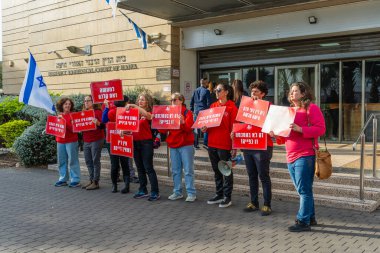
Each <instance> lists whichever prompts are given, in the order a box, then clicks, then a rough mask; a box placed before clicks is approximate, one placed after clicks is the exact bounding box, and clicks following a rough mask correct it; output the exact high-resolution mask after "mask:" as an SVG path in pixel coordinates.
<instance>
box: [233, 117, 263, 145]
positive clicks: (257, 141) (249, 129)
mask: <svg viewBox="0 0 380 253" xmlns="http://www.w3.org/2000/svg"><path fill="white" fill-rule="evenodd" d="M232 132H233V133H234V139H233V142H232V148H233V149H254V150H266V149H267V135H266V134H265V133H263V132H261V128H260V127H256V126H252V125H249V124H242V123H234V125H233V127H232Z"/></svg>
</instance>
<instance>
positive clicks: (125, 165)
mask: <svg viewBox="0 0 380 253" xmlns="http://www.w3.org/2000/svg"><path fill="white" fill-rule="evenodd" d="M128 101H129V98H128V97H127V96H124V97H123V101H115V102H114V103H113V104H114V106H113V108H112V109H110V103H109V101H108V100H104V106H105V108H104V111H103V115H102V122H103V123H108V122H116V112H117V107H124V106H125V104H126V103H128ZM107 131H108V130H107ZM107 149H108V153H109V155H110V160H111V182H112V193H116V192H118V189H117V181H118V179H119V171H120V165H121V170H122V171H123V181H124V185H125V186H124V188H123V189H121V191H120V193H121V194H126V193H129V183H130V171H129V157H125V156H120V155H113V154H111V147H110V144H107Z"/></svg>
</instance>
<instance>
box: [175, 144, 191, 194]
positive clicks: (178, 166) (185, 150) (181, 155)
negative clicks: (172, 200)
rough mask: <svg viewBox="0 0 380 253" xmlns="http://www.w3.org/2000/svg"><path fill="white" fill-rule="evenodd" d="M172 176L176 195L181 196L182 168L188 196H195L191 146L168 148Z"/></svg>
mask: <svg viewBox="0 0 380 253" xmlns="http://www.w3.org/2000/svg"><path fill="white" fill-rule="evenodd" d="M170 159H171V162H172V175H173V183H174V189H173V192H174V193H176V194H182V167H183V171H184V172H185V186H186V192H187V195H188V196H195V195H196V191H195V187H194V147H193V145H190V146H184V147H180V148H170Z"/></svg>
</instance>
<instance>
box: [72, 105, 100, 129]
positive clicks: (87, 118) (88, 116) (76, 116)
mask: <svg viewBox="0 0 380 253" xmlns="http://www.w3.org/2000/svg"><path fill="white" fill-rule="evenodd" d="M70 117H71V120H72V123H73V132H74V133H77V132H84V131H90V130H95V129H96V125H95V123H94V121H93V120H94V119H95V112H94V110H87V111H81V112H72V113H70Z"/></svg>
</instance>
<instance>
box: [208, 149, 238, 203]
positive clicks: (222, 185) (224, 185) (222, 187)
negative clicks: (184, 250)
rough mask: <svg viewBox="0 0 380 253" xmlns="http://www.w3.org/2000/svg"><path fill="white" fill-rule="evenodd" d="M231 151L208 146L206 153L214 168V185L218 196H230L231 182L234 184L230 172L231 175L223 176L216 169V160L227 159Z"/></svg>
mask: <svg viewBox="0 0 380 253" xmlns="http://www.w3.org/2000/svg"><path fill="white" fill-rule="evenodd" d="M230 152H231V151H230V150H224V149H218V148H212V147H209V148H208V155H209V157H210V161H211V166H212V169H213V170H214V173H215V175H214V177H215V186H216V194H217V195H218V196H224V197H228V198H231V194H232V189H233V184H234V180H233V179H234V177H233V174H232V172H231V175H229V176H228V177H225V176H223V174H222V173H221V172H220V171H219V169H218V162H219V161H220V160H223V161H228V160H230V158H231V153H230Z"/></svg>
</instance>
